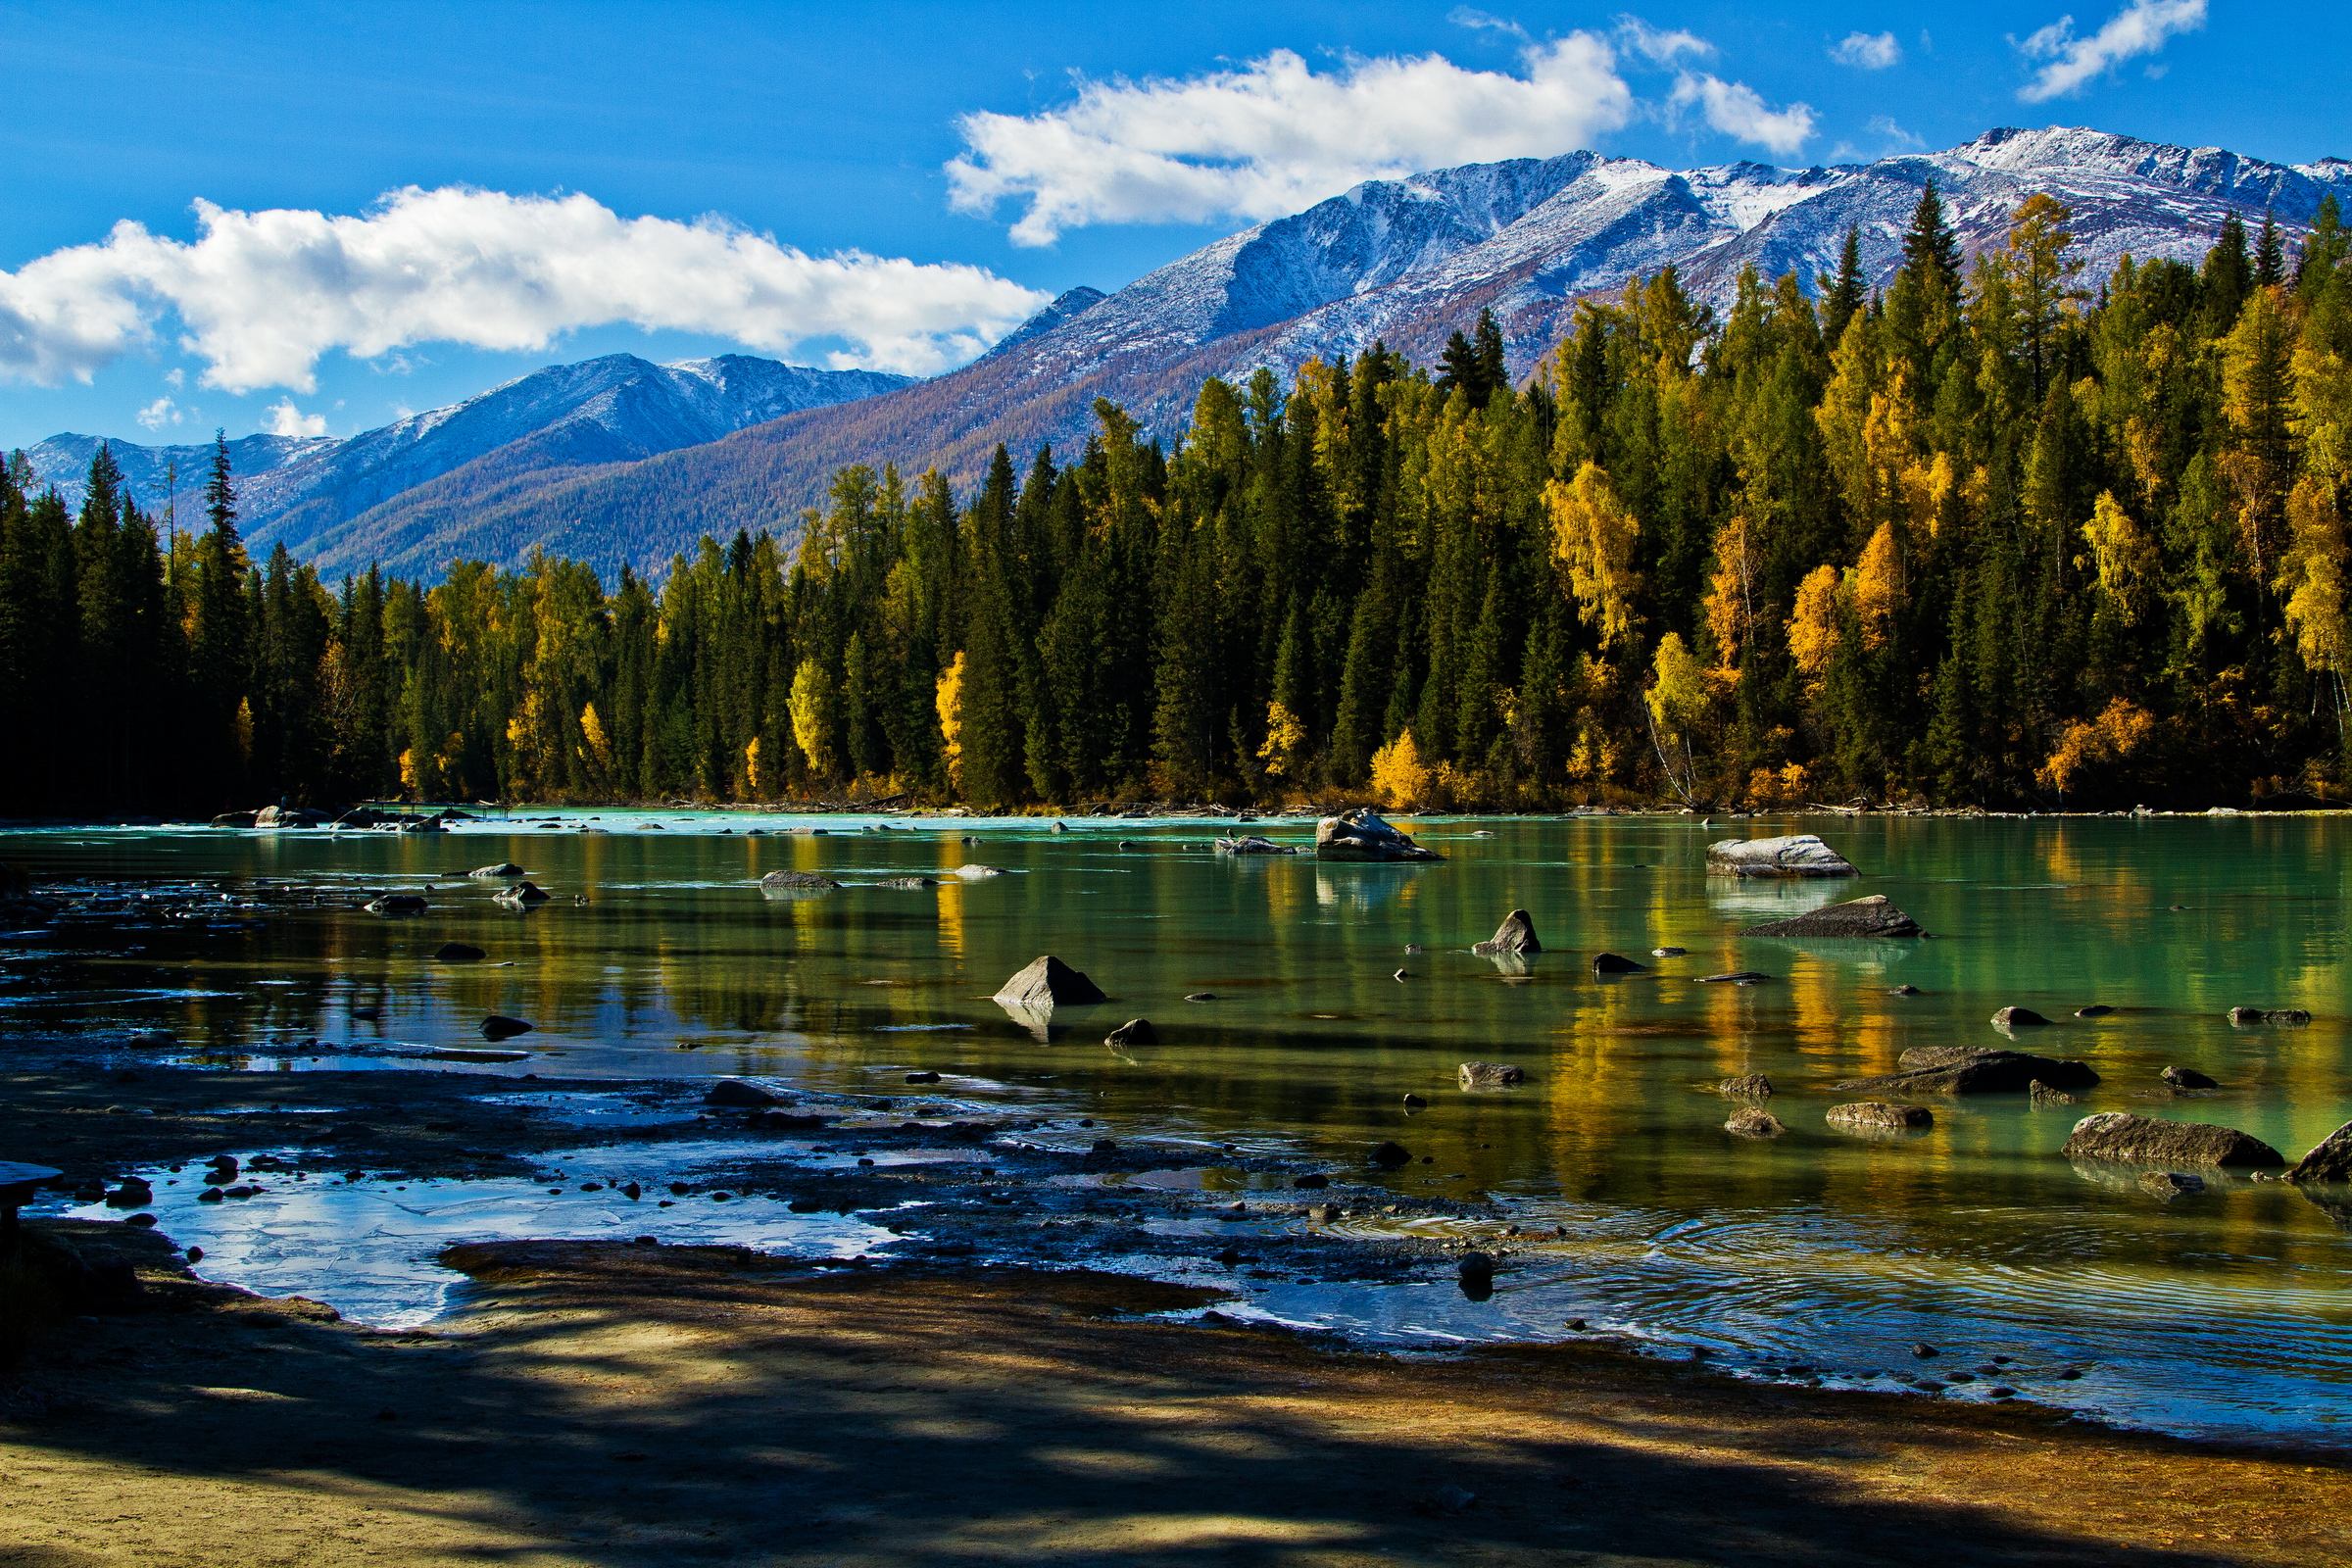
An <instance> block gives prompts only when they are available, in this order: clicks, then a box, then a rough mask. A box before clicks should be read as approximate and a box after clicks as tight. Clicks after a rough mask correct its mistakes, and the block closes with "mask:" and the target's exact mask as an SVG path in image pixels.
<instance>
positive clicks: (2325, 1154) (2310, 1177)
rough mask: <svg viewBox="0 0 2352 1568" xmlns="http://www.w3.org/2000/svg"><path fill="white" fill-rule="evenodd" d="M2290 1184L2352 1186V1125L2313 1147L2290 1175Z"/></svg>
mask: <svg viewBox="0 0 2352 1568" xmlns="http://www.w3.org/2000/svg"><path fill="white" fill-rule="evenodd" d="M2286 1179H2287V1180H2288V1181H2290V1182H2352V1121H2348V1122H2346V1123H2344V1124H2343V1125H2342V1126H2341V1127H2338V1128H2337V1129H2336V1130H2335V1131H2333V1132H2331V1133H2329V1134H2328V1135H2327V1137H2325V1138H2323V1139H2321V1140H2320V1141H2319V1142H2318V1143H2316V1144H2314V1145H2312V1146H2311V1152H2309V1153H2307V1154H2305V1155H2304V1156H2303V1157H2302V1158H2301V1159H2298V1160H2296V1161H2295V1168H2294V1169H2293V1170H2290V1171H2288V1172H2287V1173H2286Z"/></svg>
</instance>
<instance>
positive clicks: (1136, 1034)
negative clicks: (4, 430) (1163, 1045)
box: [1103, 1018, 1159, 1046]
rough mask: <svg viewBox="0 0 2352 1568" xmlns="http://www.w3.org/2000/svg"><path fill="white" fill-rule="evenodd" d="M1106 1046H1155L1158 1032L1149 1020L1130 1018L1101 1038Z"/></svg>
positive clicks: (1157, 1042) (1157, 1041) (1157, 1040)
mask: <svg viewBox="0 0 2352 1568" xmlns="http://www.w3.org/2000/svg"><path fill="white" fill-rule="evenodd" d="M1103 1044H1104V1045H1106V1046H1156V1045H1158V1044H1159V1031H1158V1030H1156V1029H1154V1028H1152V1020H1151V1019H1149V1018H1130V1019H1128V1020H1127V1021H1126V1022H1125V1023H1123V1024H1121V1025H1119V1026H1118V1027H1117V1028H1116V1029H1113V1030H1112V1031H1111V1032H1110V1033H1109V1034H1106V1035H1104V1036H1103Z"/></svg>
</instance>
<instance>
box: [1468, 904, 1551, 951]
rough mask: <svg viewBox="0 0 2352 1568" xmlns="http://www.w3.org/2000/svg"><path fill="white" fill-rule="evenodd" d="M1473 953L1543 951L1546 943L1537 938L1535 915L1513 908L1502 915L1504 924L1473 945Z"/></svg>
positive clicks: (1471, 949)
mask: <svg viewBox="0 0 2352 1568" xmlns="http://www.w3.org/2000/svg"><path fill="white" fill-rule="evenodd" d="M1470 951H1471V952H1472V953H1542V952H1543V951H1544V944H1543V943H1541V942H1538V941H1537V940H1536V921H1535V917H1534V916H1533V915H1531V914H1529V913H1528V912H1527V911H1526V910H1525V909H1513V910H1512V911H1511V912H1510V913H1508V914H1506V915H1504V916H1503V917H1502V924H1500V925H1498V926H1496V927H1495V934H1494V935H1493V936H1491V937H1489V938H1487V940H1486V941H1484V942H1479V943H1474V944H1472V945H1471V948H1470Z"/></svg>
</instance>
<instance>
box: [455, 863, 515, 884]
mask: <svg viewBox="0 0 2352 1568" xmlns="http://www.w3.org/2000/svg"><path fill="white" fill-rule="evenodd" d="M466 875H467V876H469V877H472V878H473V879H474V880H475V881H477V882H496V881H500V880H502V879H504V878H507V877H515V876H520V875H522V867H521V866H519V865H516V864H515V862H514V861H513V860H501V861H499V862H498V863H497V864H496V865H477V866H475V867H474V868H473V869H472V870H470V871H468V872H466Z"/></svg>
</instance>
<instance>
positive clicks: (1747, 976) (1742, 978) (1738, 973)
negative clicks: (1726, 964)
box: [1691, 969, 1772, 986]
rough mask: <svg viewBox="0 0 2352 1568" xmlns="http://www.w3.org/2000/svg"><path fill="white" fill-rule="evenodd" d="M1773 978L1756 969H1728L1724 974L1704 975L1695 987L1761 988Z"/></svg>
mask: <svg viewBox="0 0 2352 1568" xmlns="http://www.w3.org/2000/svg"><path fill="white" fill-rule="evenodd" d="M1771 978H1772V976H1770V975H1768V974H1765V973H1762V972H1761V971H1759V970H1755V969H1727V970H1725V971H1724V972H1723V973H1722V974H1702V975H1700V976H1699V977H1698V978H1697V979H1696V980H1694V981H1692V982H1691V984H1693V985H1701V986H1760V985H1762V984H1763V983H1764V982H1765V981H1767V980H1769V979H1771Z"/></svg>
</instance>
